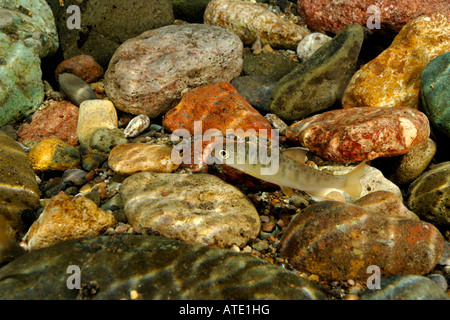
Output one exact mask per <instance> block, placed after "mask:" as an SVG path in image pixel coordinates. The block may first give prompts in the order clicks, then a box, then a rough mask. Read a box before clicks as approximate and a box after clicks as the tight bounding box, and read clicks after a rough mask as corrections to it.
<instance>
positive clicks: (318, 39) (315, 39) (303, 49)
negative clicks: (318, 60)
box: [297, 32, 332, 61]
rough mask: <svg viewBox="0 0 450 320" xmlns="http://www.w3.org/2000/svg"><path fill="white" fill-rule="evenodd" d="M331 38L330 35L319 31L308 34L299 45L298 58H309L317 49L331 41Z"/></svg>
mask: <svg viewBox="0 0 450 320" xmlns="http://www.w3.org/2000/svg"><path fill="white" fill-rule="evenodd" d="M331 39H332V38H330V37H329V36H327V35H325V34H323V33H319V32H314V33H311V34H308V35H307V36H306V37H305V38H304V39H303V40H302V41H300V43H299V44H298V46H297V56H298V58H299V59H300V60H301V61H304V60H306V59H308V58H309V57H311V56H312V54H313V53H314V52H315V51H316V50H317V49H319V48H320V47H321V46H323V45H324V44H325V43H327V42H328V41H331Z"/></svg>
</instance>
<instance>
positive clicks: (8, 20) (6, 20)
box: [0, 8, 14, 29]
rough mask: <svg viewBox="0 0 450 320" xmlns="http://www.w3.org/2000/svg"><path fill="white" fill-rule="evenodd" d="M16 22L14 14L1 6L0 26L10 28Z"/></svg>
mask: <svg viewBox="0 0 450 320" xmlns="http://www.w3.org/2000/svg"><path fill="white" fill-rule="evenodd" d="M13 24H14V16H13V14H12V12H11V11H9V10H8V9H3V8H0V28H1V29H4V28H8V27H10V26H12V25H13Z"/></svg>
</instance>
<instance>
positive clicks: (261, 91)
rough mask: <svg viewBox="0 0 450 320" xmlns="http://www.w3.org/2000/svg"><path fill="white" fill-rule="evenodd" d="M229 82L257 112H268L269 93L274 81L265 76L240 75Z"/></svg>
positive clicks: (274, 84)
mask: <svg viewBox="0 0 450 320" xmlns="http://www.w3.org/2000/svg"><path fill="white" fill-rule="evenodd" d="M231 84H232V85H233V86H234V87H235V88H236V90H237V91H238V92H239V93H240V94H241V95H242V96H243V97H244V98H245V100H247V102H248V103H250V104H251V105H252V106H253V107H254V108H255V109H257V110H258V111H259V112H261V113H268V112H270V109H269V102H270V95H271V94H272V91H273V89H274V88H275V86H276V85H277V82H276V81H274V80H272V79H271V78H269V77H266V76H242V77H237V78H234V79H233V80H232V81H231Z"/></svg>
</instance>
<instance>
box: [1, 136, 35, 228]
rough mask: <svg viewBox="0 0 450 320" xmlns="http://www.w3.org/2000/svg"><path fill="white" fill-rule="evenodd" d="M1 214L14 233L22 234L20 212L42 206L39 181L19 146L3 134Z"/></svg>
mask: <svg viewBox="0 0 450 320" xmlns="http://www.w3.org/2000/svg"><path fill="white" fill-rule="evenodd" d="M0 181H1V183H0V214H1V215H4V216H5V218H6V220H8V224H10V225H11V228H12V229H13V230H14V233H17V232H18V231H22V230H21V229H22V228H23V222H22V219H21V212H22V211H23V210H26V209H33V208H35V207H36V206H37V205H38V204H39V198H40V191H39V186H38V184H37V182H36V178H35V175H34V172H33V169H32V168H31V164H30V162H29V161H28V159H27V155H26V154H25V152H24V151H23V149H22V148H21V147H20V145H19V144H18V143H17V142H15V141H14V140H13V139H11V138H10V137H8V136H7V135H6V134H5V133H3V131H0Z"/></svg>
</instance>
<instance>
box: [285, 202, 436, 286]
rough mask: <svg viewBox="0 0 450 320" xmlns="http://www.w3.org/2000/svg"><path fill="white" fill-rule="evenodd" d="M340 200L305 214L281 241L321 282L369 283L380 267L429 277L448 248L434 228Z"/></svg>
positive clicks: (384, 270) (300, 265) (390, 272)
mask: <svg viewBox="0 0 450 320" xmlns="http://www.w3.org/2000/svg"><path fill="white" fill-rule="evenodd" d="M374 211H376V210H373V208H372V209H370V210H367V209H364V207H360V206H357V205H352V204H346V203H342V202H337V201H324V202H321V203H317V204H314V205H311V206H309V207H307V208H306V209H304V210H302V212H301V214H299V215H297V216H296V217H295V218H294V219H293V220H292V221H291V223H290V224H289V226H288V228H287V230H286V232H285V233H284V234H283V237H282V239H281V241H280V252H281V254H282V255H283V256H285V257H287V258H288V260H289V263H290V264H292V265H293V266H294V267H295V268H296V269H298V270H300V271H306V272H310V273H313V274H317V275H318V276H319V277H320V278H321V279H322V278H323V279H326V280H346V279H358V278H359V279H367V277H368V275H367V268H368V267H369V266H371V265H376V266H378V267H379V268H380V271H381V275H395V274H426V273H427V272H429V271H431V269H432V268H433V267H434V266H435V265H436V264H437V262H438V261H439V258H440V256H441V254H442V252H443V250H444V238H443V236H442V235H441V234H440V232H439V231H438V229H436V228H435V227H434V226H433V225H431V224H429V223H426V222H423V221H420V220H417V219H405V218H403V217H399V216H395V213H396V211H395V210H393V211H392V215H391V216H390V217H386V214H385V213H382V214H378V213H375V212H374Z"/></svg>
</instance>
